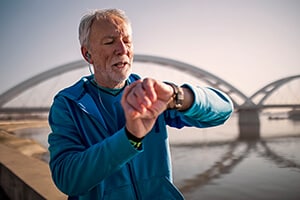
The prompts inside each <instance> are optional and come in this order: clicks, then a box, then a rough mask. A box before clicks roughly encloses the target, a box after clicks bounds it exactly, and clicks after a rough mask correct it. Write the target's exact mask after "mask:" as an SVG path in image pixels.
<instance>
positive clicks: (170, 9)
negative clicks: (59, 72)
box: [0, 0, 300, 95]
mask: <svg viewBox="0 0 300 200" xmlns="http://www.w3.org/2000/svg"><path fill="white" fill-rule="evenodd" d="M111 7H116V8H121V9H123V10H125V12H126V13H127V15H128V16H129V18H130V19H131V21H132V26H133V31H134V47H135V53H136V54H149V55H157V56H163V57H167V58H172V59H176V60H180V61H183V62H186V63H189V64H193V65H196V66H199V67H201V68H202V69H204V70H207V71H208V72H211V73H213V74H215V75H217V76H219V77H221V78H223V79H224V80H226V81H227V82H229V83H231V84H232V85H234V86H235V87H236V88H238V89H240V90H241V91H242V92H244V93H245V94H247V95H251V94H252V93H254V92H255V91H257V90H258V89H260V88H261V87H263V86H265V85H266V84H267V83H270V82H272V81H275V80H277V79H279V78H283V77H287V76H291V75H296V74H300V12H299V11H300V1H298V0H178V1H174V0H151V1H146V0H145V1H144V0H143V1H141V0H128V1H124V0H118V1H114V0H110V1H107V0H105V1H104V0H102V1H100V0H85V1H82V0H48V1H46V0H23V1H22V0H21V1H20V0H1V2H0V24H1V29H0V33H1V34H0V36H1V37H0V44H1V54H0V67H1V68H0V74H1V79H0V81H1V82H0V93H2V92H4V91H6V90H7V89H9V88H11V87H12V86H14V85H16V84H18V83H20V82H22V81H24V80H26V79H28V78H30V77H32V76H34V75H36V74H38V73H41V72H43V71H45V70H48V69H50V68H54V67H56V66H58V65H61V64H65V63H68V62H71V61H75V60H79V59H81V58H82V57H81V55H80V46H79V42H78V39H77V38H78V34H77V32H78V31H77V29H78V23H79V20H80V18H81V16H82V15H83V14H84V13H85V12H86V11H88V10H89V9H93V8H111Z"/></svg>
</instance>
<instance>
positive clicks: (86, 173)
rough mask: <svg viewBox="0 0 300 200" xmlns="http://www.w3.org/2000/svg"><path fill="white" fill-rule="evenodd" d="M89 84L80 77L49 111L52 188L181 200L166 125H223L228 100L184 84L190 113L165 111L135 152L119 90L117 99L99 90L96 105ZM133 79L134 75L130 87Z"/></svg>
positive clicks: (81, 194) (82, 194)
mask: <svg viewBox="0 0 300 200" xmlns="http://www.w3.org/2000/svg"><path fill="white" fill-rule="evenodd" d="M92 79H93V76H88V77H83V78H82V79H81V80H79V81H78V82H77V83H75V84H74V85H73V86H71V87H69V88H66V89H64V90H62V91H61V92H59V93H58V94H57V95H56V97H55V99H54V102H53V104H52V106H51V110H50V113H49V124H50V127H51V131H52V132H51V133H50V134H49V138H48V142H49V151H50V164H49V165H50V169H51V172H52V178H53V180H54V183H55V184H56V186H57V187H58V188H59V189H60V190H61V191H62V192H64V193H65V194H67V195H69V196H74V197H76V199H90V200H96V199H105V200H106V199H107V200H113V199H116V200H119V199H124V200H125V199H126V200H127V199H130V200H134V199H137V200H155V199H164V200H165V199H168V200H172V199H176V200H177V199H184V198H183V196H182V194H181V193H180V192H179V191H178V190H177V188H176V187H175V186H174V185H173V183H172V171H171V169H172V167H171V161H170V150H169V142H168V134H167V129H166V125H169V126H171V127H176V128H182V127H184V126H195V127H200V128H203V127H211V126H216V125H219V124H222V123H224V122H225V121H226V119H228V118H229V116H230V114H231V113H232V111H233V106H232V102H231V100H230V99H229V98H228V96H227V95H226V94H224V93H222V92H221V91H218V90H216V89H212V88H201V87H192V86H190V85H184V87H189V88H190V89H191V90H192V91H193V93H194V96H195V99H194V103H193V105H192V106H191V108H189V109H188V110H186V111H184V112H179V111H176V110H166V111H165V112H163V113H162V114H161V115H160V116H159V117H158V119H157V121H156V124H155V125H154V127H153V129H152V130H151V132H150V133H148V134H147V135H146V137H145V138H144V139H143V142H142V143H143V145H142V149H141V150H137V149H136V148H134V147H133V146H132V144H131V143H130V142H129V140H128V138H127V136H126V133H125V130H124V126H125V117H124V114H120V113H123V109H122V107H121V106H120V99H121V97H122V93H123V91H121V92H120V93H119V94H117V95H110V94H107V93H106V94H105V92H103V91H102V94H101V98H102V100H103V102H102V100H101V99H100V105H99V102H96V101H95V98H93V95H91V92H90V88H91V87H94V86H92V85H91V84H92V83H91V80H92ZM137 79H139V77H138V76H137V75H134V74H132V75H131V76H130V77H129V79H128V83H129V84H130V83H132V82H133V81H135V80H137ZM105 98H107V99H105ZM105 102H106V103H105ZM116 113H117V114H116Z"/></svg>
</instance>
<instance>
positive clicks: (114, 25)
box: [92, 15, 132, 36]
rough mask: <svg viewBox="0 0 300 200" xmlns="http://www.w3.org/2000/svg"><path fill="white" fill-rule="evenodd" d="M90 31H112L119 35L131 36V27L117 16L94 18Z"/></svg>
mask: <svg viewBox="0 0 300 200" xmlns="http://www.w3.org/2000/svg"><path fill="white" fill-rule="evenodd" d="M92 29H94V30H96V31H108V30H110V31H114V32H116V33H119V34H124V35H128V36H131V34H132V30H131V25H130V24H129V23H128V22H127V21H126V20H124V19H122V18H121V17H119V16H115V15H110V16H109V17H105V18H103V17H96V18H95V20H94V21H93V24H92Z"/></svg>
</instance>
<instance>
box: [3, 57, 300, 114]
mask: <svg viewBox="0 0 300 200" xmlns="http://www.w3.org/2000/svg"><path fill="white" fill-rule="evenodd" d="M134 62H141V63H154V64H158V65H162V66H165V67H170V68H173V69H176V70H179V71H181V72H184V73H186V74H189V75H191V76H193V77H195V78H197V79H200V80H201V81H203V82H205V83H207V84H208V85H210V86H212V87H215V88H217V89H220V90H221V91H223V92H225V93H226V94H228V95H229V96H230V97H231V99H232V101H233V103H234V106H235V109H236V110H237V111H239V110H241V109H255V110H257V109H261V108H263V107H264V105H263V103H264V102H265V101H266V99H267V98H268V97H269V96H270V95H271V94H272V93H274V91H276V90H277V89H278V88H279V87H280V86H282V85H283V84H286V83H287V82H289V81H291V80H294V79H297V78H300V75H296V76H291V77H287V78H284V79H280V80H278V81H275V82H273V83H270V84H268V85H267V86H265V87H263V88H262V89H260V90H259V91H257V92H256V93H255V94H253V95H252V96H251V97H247V96H246V95H245V94H244V93H242V92H241V91H240V90H238V89H237V88H236V87H234V86H233V85H231V84H230V83H228V82H227V81H225V80H223V79H221V78H219V77H217V76H216V75H214V74H211V73H209V72H207V71H205V70H203V69H201V68H199V67H196V66H194V65H191V64H188V63H184V62H180V61H177V60H173V59H169V58H164V57H159V56H151V55H141V54H137V55H135V57H134ZM85 66H87V63H86V62H85V61H84V60H79V61H75V62H71V63H68V64H64V65H61V66H58V67H56V68H53V69H50V70H48V71H45V72H43V73H40V74H38V75H36V76H34V77H32V78H30V79H28V80H26V81H23V82H21V83H19V84H18V85H16V86H15V87H13V88H11V89H9V90H8V91H6V92H4V93H3V94H1V95H0V111H1V110H2V112H3V111H13V110H14V109H15V110H16V111H22V109H23V110H26V108H6V107H5V106H4V105H5V104H6V103H8V102H9V101H10V100H12V99H13V98H15V97H16V96H18V95H19V94H20V93H22V92H23V91H26V90H28V89H30V88H31V87H33V86H35V85H37V84H39V83H41V82H44V81H46V80H48V79H50V78H52V77H55V76H58V75H61V74H63V73H66V72H69V71H72V70H76V69H79V68H82V67H85ZM259 96H262V98H261V99H260V100H259V102H258V104H255V103H254V102H253V100H254V99H256V98H257V97H259ZM267 107H293V108H298V107H300V105H268V106H267ZM29 109H31V110H35V109H37V111H38V110H40V111H43V110H47V109H49V108H27V110H29Z"/></svg>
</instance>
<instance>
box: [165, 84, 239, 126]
mask: <svg viewBox="0 0 300 200" xmlns="http://www.w3.org/2000/svg"><path fill="white" fill-rule="evenodd" d="M183 87H188V88H190V89H191V90H192V92H193V93H194V103H193V104H192V106H191V107H190V108H189V109H188V110H186V111H182V112H180V111H176V110H169V111H167V112H166V113H165V118H166V122H167V124H168V125H170V126H172V127H176V128H182V127H184V126H195V127H199V128H204V127H212V126H217V125H221V124H223V123H224V122H225V121H226V120H227V119H228V118H229V117H230V116H231V114H232V112H233V103H232V101H231V99H230V98H229V97H228V95H226V94H225V93H223V92H221V91H220V90H217V89H214V88H210V87H193V86H191V85H188V84H185V85H183Z"/></svg>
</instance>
